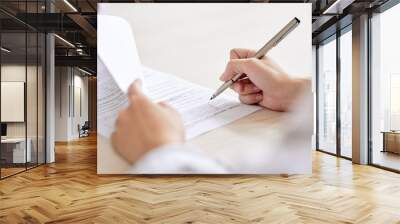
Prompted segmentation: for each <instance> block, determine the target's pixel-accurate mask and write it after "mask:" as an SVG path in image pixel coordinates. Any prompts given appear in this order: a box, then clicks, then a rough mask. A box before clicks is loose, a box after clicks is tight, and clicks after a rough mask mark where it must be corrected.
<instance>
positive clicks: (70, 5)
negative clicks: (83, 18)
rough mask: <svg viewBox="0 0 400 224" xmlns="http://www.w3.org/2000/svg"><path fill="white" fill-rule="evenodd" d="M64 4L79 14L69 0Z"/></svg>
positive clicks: (65, 0)
mask: <svg viewBox="0 0 400 224" xmlns="http://www.w3.org/2000/svg"><path fill="white" fill-rule="evenodd" d="M64 3H65V4H67V5H68V6H69V7H70V8H71V9H72V10H73V11H74V12H78V10H77V9H76V8H75V7H74V6H73V5H72V4H71V3H70V2H69V1H68V0H64Z"/></svg>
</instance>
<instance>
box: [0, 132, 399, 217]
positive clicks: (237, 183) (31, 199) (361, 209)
mask: <svg viewBox="0 0 400 224" xmlns="http://www.w3.org/2000/svg"><path fill="white" fill-rule="evenodd" d="M56 156H57V157H56V158H57V162H56V163H55V164H51V165H47V166H41V167H39V168H36V169H33V170H30V171H28V172H26V173H22V174H19V175H17V176H14V177H11V178H8V179H5V180H3V181H0V223H45V222H47V223H250V222H251V223H374V224H375V223H400V175H398V174H395V173H391V172H387V171H384V170H380V169H377V168H373V167H368V166H359V165H352V164H351V163H350V162H349V161H347V160H343V159H337V158H335V157H333V156H330V155H326V154H323V153H318V152H316V153H314V159H313V160H314V165H313V167H314V168H313V174H312V175H311V176H304V175H294V176H289V177H288V176H268V175H266V176H185V177H182V176H98V175H96V141H95V138H94V137H90V138H85V139H83V140H81V141H76V142H71V143H69V144H58V145H57V154H56Z"/></svg>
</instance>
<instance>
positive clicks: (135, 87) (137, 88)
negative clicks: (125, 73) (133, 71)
mask: <svg viewBox="0 0 400 224" xmlns="http://www.w3.org/2000/svg"><path fill="white" fill-rule="evenodd" d="M142 94H143V93H142V80H140V79H136V80H135V81H134V82H133V83H132V84H131V85H130V86H129V89H128V96H133V95H142Z"/></svg>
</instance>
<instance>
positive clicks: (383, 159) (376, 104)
mask: <svg viewBox="0 0 400 224" xmlns="http://www.w3.org/2000/svg"><path fill="white" fill-rule="evenodd" d="M399 21H400V5H395V6H394V7H392V8H390V9H388V10H386V11H384V12H382V13H379V14H375V15H373V17H372V18H371V40H372V43H371V47H372V48H371V53H372V54H371V58H372V63H371V66H372V71H371V98H370V104H371V107H370V108H371V111H370V120H371V126H370V128H371V129H370V133H371V134H370V136H371V141H372V148H371V153H370V160H371V162H372V163H373V164H375V165H379V166H383V167H387V168H391V169H395V170H400V100H399V99H400V63H399V52H400V43H399V40H400V33H399V32H398V29H397V27H398V22H399Z"/></svg>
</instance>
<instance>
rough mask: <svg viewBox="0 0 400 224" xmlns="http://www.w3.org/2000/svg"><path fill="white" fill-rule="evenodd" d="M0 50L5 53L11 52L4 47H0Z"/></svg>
mask: <svg viewBox="0 0 400 224" xmlns="http://www.w3.org/2000/svg"><path fill="white" fill-rule="evenodd" d="M0 49H1V51H4V52H6V53H10V52H11V50H9V49H7V48H5V47H1V48H0Z"/></svg>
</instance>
